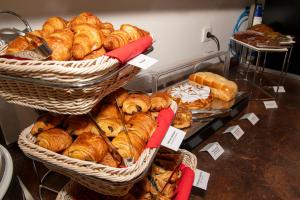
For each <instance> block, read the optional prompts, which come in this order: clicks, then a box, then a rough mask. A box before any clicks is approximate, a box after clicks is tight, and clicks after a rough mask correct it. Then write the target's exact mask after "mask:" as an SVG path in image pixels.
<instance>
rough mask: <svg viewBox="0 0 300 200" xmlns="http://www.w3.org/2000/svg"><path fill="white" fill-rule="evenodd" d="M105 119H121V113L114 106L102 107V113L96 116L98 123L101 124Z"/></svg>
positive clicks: (106, 105) (105, 105)
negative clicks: (101, 120)
mask: <svg viewBox="0 0 300 200" xmlns="http://www.w3.org/2000/svg"><path fill="white" fill-rule="evenodd" d="M103 118H119V111H118V108H117V107H116V105H114V104H103V105H101V108H100V111H99V113H98V114H97V116H96V121H97V122H99V120H100V119H103Z"/></svg>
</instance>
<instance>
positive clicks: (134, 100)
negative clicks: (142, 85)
mask: <svg viewBox="0 0 300 200" xmlns="http://www.w3.org/2000/svg"><path fill="white" fill-rule="evenodd" d="M150 107H151V100H150V97H148V96H147V95H145V94H130V95H129V96H128V97H127V98H126V99H125V101H124V102H123V106H122V110H123V111H124V112H125V113H127V114H133V113H136V112H148V110H149V109H150Z"/></svg>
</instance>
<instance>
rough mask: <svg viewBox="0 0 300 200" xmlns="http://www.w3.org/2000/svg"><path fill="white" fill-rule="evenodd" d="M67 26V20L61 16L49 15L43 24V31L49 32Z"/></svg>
mask: <svg viewBox="0 0 300 200" xmlns="http://www.w3.org/2000/svg"><path fill="white" fill-rule="evenodd" d="M66 27H67V21H66V20H64V19H63V18H61V17H50V18H49V19H47V21H46V22H45V23H44V24H43V29H42V30H43V32H44V33H45V34H51V33H53V32H55V31H57V30H62V29H64V28H66Z"/></svg>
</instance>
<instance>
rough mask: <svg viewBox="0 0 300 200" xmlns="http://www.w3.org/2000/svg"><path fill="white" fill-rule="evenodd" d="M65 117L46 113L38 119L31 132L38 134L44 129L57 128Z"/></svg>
mask: <svg viewBox="0 0 300 200" xmlns="http://www.w3.org/2000/svg"><path fill="white" fill-rule="evenodd" d="M63 119H64V117H63V116H62V115H51V114H49V113H47V114H44V115H42V116H40V117H39V118H38V119H37V120H36V122H35V123H34V125H33V127H32V129H31V131H30V133H31V134H32V135H36V134H39V133H41V132H43V131H46V130H49V129H52V128H55V127H57V126H58V125H59V124H60V123H61V122H62V121H63Z"/></svg>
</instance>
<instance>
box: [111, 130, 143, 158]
mask: <svg viewBox="0 0 300 200" xmlns="http://www.w3.org/2000/svg"><path fill="white" fill-rule="evenodd" d="M128 137H129V138H128ZM129 139H130V141H129ZM112 144H113V145H114V146H115V147H116V148H117V150H118V152H119V154H120V155H121V156H122V157H123V158H131V157H132V158H134V160H135V161H136V160H137V159H138V158H139V156H140V154H141V153H142V151H143V150H144V148H145V145H146V144H145V142H144V141H143V140H142V139H141V138H140V137H138V136H137V135H136V134H134V133H132V132H131V131H128V136H127V134H126V133H125V132H123V131H122V132H120V133H119V134H118V136H117V137H115V138H114V139H113V140H112ZM130 146H131V147H132V148H131V147H130ZM131 149H132V151H131ZM131 153H132V154H133V155H131Z"/></svg>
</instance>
